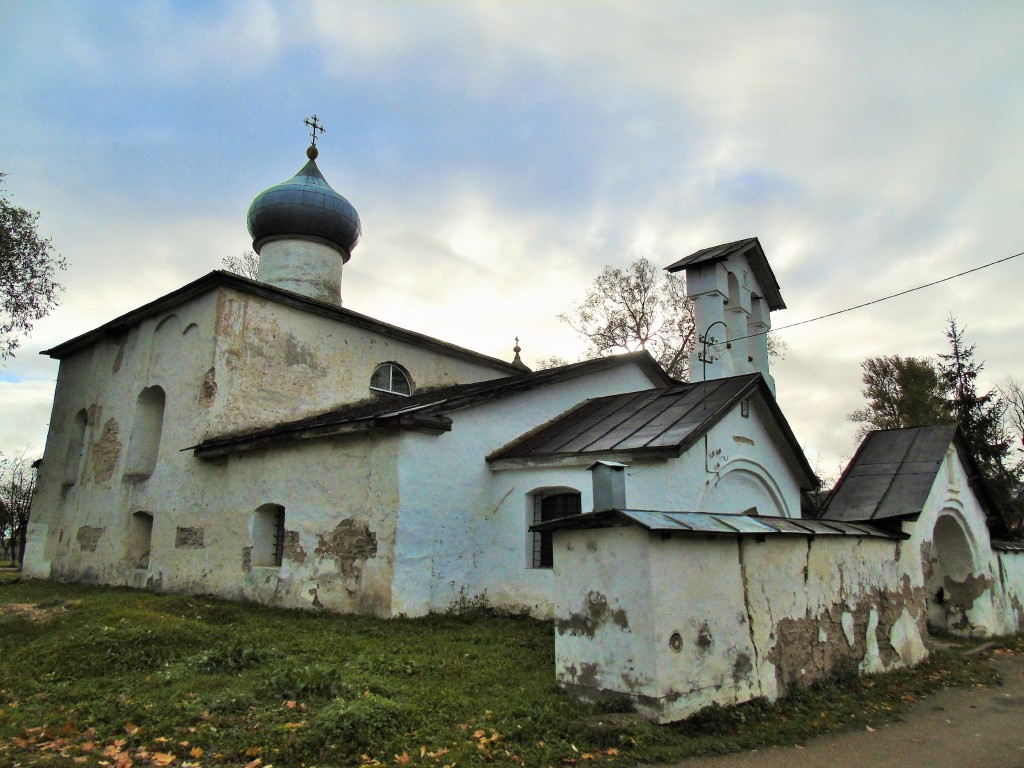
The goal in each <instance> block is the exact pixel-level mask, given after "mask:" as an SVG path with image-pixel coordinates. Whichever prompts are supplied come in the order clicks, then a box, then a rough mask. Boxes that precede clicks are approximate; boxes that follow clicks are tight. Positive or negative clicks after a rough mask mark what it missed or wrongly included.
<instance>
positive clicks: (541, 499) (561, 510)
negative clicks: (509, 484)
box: [533, 492, 582, 568]
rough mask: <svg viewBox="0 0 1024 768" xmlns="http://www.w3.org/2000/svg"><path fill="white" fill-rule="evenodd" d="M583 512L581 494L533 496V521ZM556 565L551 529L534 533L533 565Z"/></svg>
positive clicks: (539, 521)
mask: <svg viewBox="0 0 1024 768" xmlns="http://www.w3.org/2000/svg"><path fill="white" fill-rule="evenodd" d="M581 513H582V504H581V502H580V494H579V493H576V492H572V493H551V494H546V495H544V494H536V495H535V496H534V497H533V522H534V524H537V523H546V522H548V521H549V520H558V519H559V518H562V517H569V516H571V515H579V514H581ZM552 565H554V548H553V537H552V534H551V532H550V531H543V532H534V534H533V567H534V568H550V567H551V566H552Z"/></svg>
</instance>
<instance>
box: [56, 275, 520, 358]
mask: <svg viewBox="0 0 1024 768" xmlns="http://www.w3.org/2000/svg"><path fill="white" fill-rule="evenodd" d="M217 288H233V289H235V290H238V291H242V292H244V293H248V294H251V295H253V296H259V297H260V298H263V299H267V300H269V301H272V302H275V303H277V304H284V305H286V306H289V307H294V308H296V309H299V310H302V311H303V312H309V313H311V314H314V315H320V316H321V317H328V318H331V319H332V320H337V321H338V322H341V323H345V324H347V325H351V326H354V327H356V328H360V329H363V330H367V331H372V332H374V333H377V334H380V335H381V336H386V337H388V338H392V339H397V340H399V341H404V342H406V343H409V344H413V345H415V346H418V347H422V348H424V349H430V350H433V351H436V352H440V353H442V354H445V355H448V356H450V357H455V358H458V359H461V360H467V361H469V362H473V363H477V364H478V365H486V366H489V367H491V368H493V369H494V370H495V371H498V372H499V373H510V374H511V373H522V369H521V368H519V367H518V366H515V365H513V364H512V363H510V362H507V361H505V360H499V359H498V358H496V357H491V356H489V355H482V354H480V353H479V352H474V351H473V350H471V349H466V348H465V347H460V346H457V345H455V344H449V343H448V342H446V341H441V340H440V339H435V338H433V337H431V336H426V335H424V334H422V333H416V332H415V331H409V330H406V329H405V328H399V327H398V326H396V325H389V324H388V323H383V322H381V321H380V320H375V319H374V318H372V317H369V316H367V315H362V314H360V313H358V312H353V311H352V310H351V309H345V308H344V307H339V306H336V305H334V304H329V303H327V302H325V301H318V300H316V299H311V298H309V297H308V296H303V295H302V294H298V293H293V292H292V291H286V290H285V289H283V288H278V287H276V286H273V285H268V284H267V283H261V282H257V281H256V280H249V279H248V278H245V277H242V276H241V275H236V274H234V273H233V272H225V271H224V270H216V271H214V272H210V273H209V274H207V275H204V276H203V277H201V278H199V279H198V280H193V281H192V282H191V283H189V284H188V285H184V286H182V287H181V288H179V289H178V290H176V291H171V292H170V293H168V294H165V295H164V296H161V297H160V298H158V299H154V300H153V301H151V302H149V303H148V304H143V305H142V306H141V307H138V308H136V309H133V310H132V311H131V312H127V313H125V314H123V315H121V316H120V317H115V318H114V319H113V320H111V321H110V322H107V323H104V324H103V325H101V326H99V327H98V328H94V329H93V330H91V331H87V332H85V333H83V334H82V335H80V336H76V337H75V338H73V339H70V340H69V341H65V342H64V343H62V344H58V345H57V346H56V347H53V348H52V349H47V350H44V351H43V352H41V353H40V354H43V355H49V356H50V357H52V358H56V359H58V360H60V359H63V358H65V357H67V356H68V355H71V354H72V353H74V352H77V351H78V350H80V349H83V348H85V347H88V346H90V345H92V344H95V343H96V342H97V341H100V340H102V339H106V338H108V337H110V336H117V335H119V334H122V333H124V332H126V331H128V330H129V329H130V328H132V327H133V326H135V325H137V324H138V323H140V322H142V321H143V320H145V319H146V318H149V317H153V316H155V315H159V314H161V313H163V312H167V311H169V310H171V309H173V308H175V307H177V306H180V305H181V304H184V303H185V302H187V301H190V300H191V299H194V298H196V297H197V296H202V295H203V294H206V293H209V292H210V291H213V290H216V289H217Z"/></svg>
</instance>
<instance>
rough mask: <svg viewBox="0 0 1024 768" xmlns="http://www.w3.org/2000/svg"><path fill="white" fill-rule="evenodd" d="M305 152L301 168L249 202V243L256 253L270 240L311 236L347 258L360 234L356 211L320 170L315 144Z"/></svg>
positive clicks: (349, 256)
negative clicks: (304, 160) (250, 240)
mask: <svg viewBox="0 0 1024 768" xmlns="http://www.w3.org/2000/svg"><path fill="white" fill-rule="evenodd" d="M306 155H307V156H308V157H309V162H308V163H306V164H305V165H304V166H303V167H302V170H300V171H299V172H298V173H296V174H295V175H294V176H292V177H291V178H290V179H288V180H287V181H283V182H281V183H280V184H278V185H277V186H274V187H271V188H270V189H266V190H264V191H263V192H260V194H258V195H257V196H256V199H255V200H253V201H252V205H250V206H249V214H248V223H249V234H250V235H252V247H253V248H254V249H255V251H256V253H259V252H260V249H261V248H262V247H263V245H264V244H265V243H267V242H268V241H270V240H283V239H296V240H314V241H319V242H322V243H326V244H327V245H330V246H331V247H333V248H337V249H338V250H339V251H341V254H342V259H343V261H346V262H347V261H348V260H349V259H350V258H351V257H352V249H353V248H355V247H356V243H358V242H359V237H360V235H361V234H362V227H361V225H360V223H359V214H358V213H356V209H355V208H354V207H353V206H352V203H350V202H349V201H348V200H346V199H345V198H344V197H342V196H341V195H339V194H338V193H337V192H335V191H334V190H333V189H331V185H330V184H328V183H327V180H326V179H324V177H323V174H322V173H320V169H319V168H317V165H316V157H317V149H316V147H310V148H309V149H307V150H306Z"/></svg>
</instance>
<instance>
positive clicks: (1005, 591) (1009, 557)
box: [993, 552, 1024, 633]
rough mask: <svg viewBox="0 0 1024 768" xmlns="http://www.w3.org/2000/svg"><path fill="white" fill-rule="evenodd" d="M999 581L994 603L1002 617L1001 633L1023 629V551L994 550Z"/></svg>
mask: <svg viewBox="0 0 1024 768" xmlns="http://www.w3.org/2000/svg"><path fill="white" fill-rule="evenodd" d="M993 554H994V555H995V557H996V567H997V569H998V573H999V581H998V582H997V587H996V589H995V596H994V597H995V603H996V605H997V607H998V610H999V614H1000V616H1001V617H1002V626H1001V627H1000V628H999V631H1000V632H1001V633H1006V632H1021V631H1024V552H994V553H993Z"/></svg>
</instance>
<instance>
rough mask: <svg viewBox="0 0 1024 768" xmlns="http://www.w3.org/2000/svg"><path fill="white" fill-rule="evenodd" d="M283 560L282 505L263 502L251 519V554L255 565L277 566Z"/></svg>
mask: <svg viewBox="0 0 1024 768" xmlns="http://www.w3.org/2000/svg"><path fill="white" fill-rule="evenodd" d="M283 560H284V507H282V506H281V505H280V504H264V505H263V506H261V507H260V508H259V509H257V510H256V514H255V515H253V521H252V556H251V563H252V565H253V566H255V567H262V568H271V567H279V566H280V565H281V563H282V561H283Z"/></svg>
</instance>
